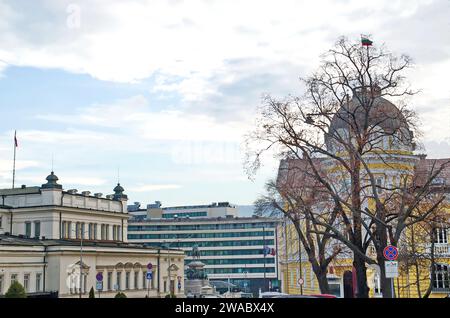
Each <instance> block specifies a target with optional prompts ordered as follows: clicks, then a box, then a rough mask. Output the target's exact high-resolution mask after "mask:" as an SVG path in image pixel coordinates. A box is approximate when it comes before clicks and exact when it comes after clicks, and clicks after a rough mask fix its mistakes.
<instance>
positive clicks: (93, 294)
mask: <svg viewBox="0 0 450 318" xmlns="http://www.w3.org/2000/svg"><path fill="white" fill-rule="evenodd" d="M89 298H95V291H94V287H91V290H89Z"/></svg>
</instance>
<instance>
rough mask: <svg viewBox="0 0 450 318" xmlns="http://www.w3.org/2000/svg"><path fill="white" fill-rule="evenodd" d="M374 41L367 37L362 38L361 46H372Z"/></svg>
mask: <svg viewBox="0 0 450 318" xmlns="http://www.w3.org/2000/svg"><path fill="white" fill-rule="evenodd" d="M372 43H373V42H372V41H371V40H370V39H369V38H368V37H367V36H361V44H362V46H371V45H372Z"/></svg>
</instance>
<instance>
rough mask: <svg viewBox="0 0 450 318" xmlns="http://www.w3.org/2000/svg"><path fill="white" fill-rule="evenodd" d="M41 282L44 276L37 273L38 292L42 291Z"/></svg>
mask: <svg viewBox="0 0 450 318" xmlns="http://www.w3.org/2000/svg"><path fill="white" fill-rule="evenodd" d="M41 280H42V274H41V273H36V291H37V292H40V291H41Z"/></svg>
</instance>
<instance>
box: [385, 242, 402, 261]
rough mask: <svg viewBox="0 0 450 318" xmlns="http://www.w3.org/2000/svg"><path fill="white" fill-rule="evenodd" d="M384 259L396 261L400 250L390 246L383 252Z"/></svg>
mask: <svg viewBox="0 0 450 318" xmlns="http://www.w3.org/2000/svg"><path fill="white" fill-rule="evenodd" d="M383 255H384V258H385V259H387V260H389V261H395V260H396V259H397V257H398V249H397V248H396V247H395V246H393V245H388V246H386V247H385V248H384V250H383Z"/></svg>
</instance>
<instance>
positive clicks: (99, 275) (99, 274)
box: [95, 273, 103, 282]
mask: <svg viewBox="0 0 450 318" xmlns="http://www.w3.org/2000/svg"><path fill="white" fill-rule="evenodd" d="M95 278H96V279H97V281H99V282H101V281H102V280H103V274H102V273H98V274H97V275H95Z"/></svg>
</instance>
